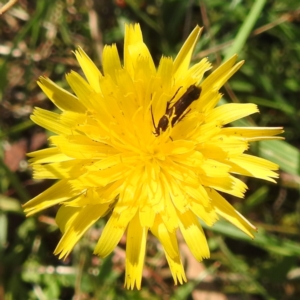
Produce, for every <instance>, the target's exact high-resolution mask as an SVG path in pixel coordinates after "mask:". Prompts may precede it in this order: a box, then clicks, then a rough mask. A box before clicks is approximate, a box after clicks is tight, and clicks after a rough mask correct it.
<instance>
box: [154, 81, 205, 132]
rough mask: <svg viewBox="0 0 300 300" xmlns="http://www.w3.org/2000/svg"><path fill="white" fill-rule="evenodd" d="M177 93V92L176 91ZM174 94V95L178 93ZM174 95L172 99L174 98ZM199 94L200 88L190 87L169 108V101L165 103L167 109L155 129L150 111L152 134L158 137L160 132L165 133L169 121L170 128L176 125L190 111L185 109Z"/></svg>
mask: <svg viewBox="0 0 300 300" xmlns="http://www.w3.org/2000/svg"><path fill="white" fill-rule="evenodd" d="M178 91H179V90H178ZM178 91H177V92H176V94H177V93H178ZM176 94H175V95H174V97H175V96H176ZM200 94H201V87H197V86H196V85H194V84H193V85H191V86H190V87H188V88H187V90H186V92H185V93H184V94H183V95H182V96H181V97H180V98H179V100H178V101H176V102H175V103H174V105H172V107H169V106H170V102H171V100H172V99H173V98H174V97H173V98H172V99H171V100H170V101H169V102H168V103H167V108H166V112H165V114H164V115H163V116H162V117H161V118H160V120H159V121H158V125H157V127H156V126H155V122H154V117H153V112H152V110H151V115H152V122H153V125H154V128H155V132H154V134H155V135H156V136H159V135H160V134H161V133H162V132H164V131H166V130H167V128H168V126H169V121H170V120H171V126H172V127H173V126H174V125H175V124H176V123H178V122H179V121H180V120H182V118H183V117H184V116H185V115H186V114H187V113H188V112H189V111H190V109H189V110H188V111H187V112H185V111H186V110H187V108H188V107H189V106H190V105H191V104H192V102H194V101H195V100H197V99H198V98H199V96H200Z"/></svg>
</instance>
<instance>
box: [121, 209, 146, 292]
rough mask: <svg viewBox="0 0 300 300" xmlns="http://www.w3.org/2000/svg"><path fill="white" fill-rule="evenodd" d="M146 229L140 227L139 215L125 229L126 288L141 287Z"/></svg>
mask: <svg viewBox="0 0 300 300" xmlns="http://www.w3.org/2000/svg"><path fill="white" fill-rule="evenodd" d="M147 232H148V230H147V229H146V228H145V227H142V226H141V224H140V222H139V216H138V214H136V216H135V217H134V218H133V219H132V220H131V222H130V223H129V225H128V229H127V243H126V271H125V283H124V285H125V286H126V288H127V289H129V288H130V289H132V290H133V288H134V287H135V286H136V288H137V289H138V290H139V289H140V288H141V281H142V271H143V265H144V259H145V251H146V240H147Z"/></svg>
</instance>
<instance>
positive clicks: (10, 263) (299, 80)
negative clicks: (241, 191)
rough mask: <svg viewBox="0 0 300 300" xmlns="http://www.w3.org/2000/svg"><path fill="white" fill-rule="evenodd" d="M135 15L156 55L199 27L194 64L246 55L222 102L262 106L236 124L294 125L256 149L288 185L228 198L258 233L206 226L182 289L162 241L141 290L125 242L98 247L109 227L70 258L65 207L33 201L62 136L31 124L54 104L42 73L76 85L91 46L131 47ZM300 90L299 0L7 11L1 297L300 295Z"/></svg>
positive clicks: (137, 0) (27, 6)
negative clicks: (46, 152)
mask: <svg viewBox="0 0 300 300" xmlns="http://www.w3.org/2000/svg"><path fill="white" fill-rule="evenodd" d="M3 2H4V1H3V0H1V1H0V4H4V3H3ZM134 22H139V23H140V24H141V27H142V30H143V34H144V39H145V41H146V43H147V45H148V46H149V48H150V50H151V53H152V54H153V57H154V59H155V60H156V62H158V61H159V58H160V57H161V55H162V54H164V55H170V56H173V57H174V56H175V55H176V53H177V51H178V50H179V49H180V47H181V45H182V43H183V41H184V40H185V38H186V37H187V36H188V34H189V33H190V31H191V30H192V29H193V28H194V26H195V25H196V24H199V25H200V26H204V27H205V28H204V31H203V33H202V37H201V40H200V41H199V43H198V44H197V47H196V51H195V53H194V59H193V61H194V62H195V61H198V60H199V59H201V58H202V57H205V56H208V57H209V59H210V61H212V63H213V65H214V66H218V65H219V64H220V63H221V62H222V61H223V60H224V59H225V58H228V57H229V56H230V55H231V54H233V53H238V54H239V59H245V60H246V63H245V65H244V66H243V67H242V69H241V70H240V71H239V72H238V73H237V74H236V75H235V76H234V77H233V78H232V79H231V80H230V82H229V83H228V84H227V85H226V86H225V87H224V90H223V91H222V92H223V93H224V97H223V99H222V101H228V102H252V103H256V104H258V106H259V108H260V111H261V113H260V114H257V115H254V116H252V117H251V118H248V119H245V120H242V122H239V123H237V124H234V125H239V126H241V125H242V126H245V125H247V126H249V125H250V126H255V125H258V126H284V128H285V133H284V137H285V141H272V142H263V143H257V144H255V145H254V146H253V147H252V148H251V149H250V151H251V152H252V153H255V154H257V155H260V156H262V157H265V158H267V159H270V160H272V161H274V162H276V163H278V164H279V165H280V168H281V170H280V179H279V180H278V185H274V184H269V183H266V182H262V181H260V180H254V179H251V180H250V179H247V178H245V181H246V183H247V184H248V186H249V191H248V192H247V194H246V198H245V199H244V200H237V199H233V198H232V199H231V198H230V197H227V199H228V200H229V201H230V202H231V203H233V204H234V205H235V207H236V208H237V209H238V210H239V211H240V212H241V213H243V214H244V215H245V216H246V217H247V218H248V219H249V220H251V221H253V223H254V224H256V226H257V227H258V234H257V236H256V238H255V239H254V240H250V239H249V238H247V237H246V236H245V235H244V234H242V233H241V232H239V231H238V230H237V229H235V228H233V227H232V226H231V225H229V224H227V223H225V222H222V221H221V222H219V223H217V224H216V225H215V226H214V227H213V228H206V233H207V238H208V240H209V245H210V249H211V258H210V259H208V260H206V261H204V265H203V266H204V271H203V272H201V273H199V274H198V275H197V276H194V277H193V278H191V279H190V280H189V282H188V283H187V284H185V285H183V286H179V287H174V285H173V282H172V280H171V278H170V273H169V272H168V268H167V267H166V264H165V260H164V257H163V254H162V250H161V248H160V246H159V244H158V243H157V241H156V240H155V239H152V238H151V237H150V239H149V245H148V250H147V254H148V258H147V260H146V266H145V269H146V272H145V273H144V279H143V288H142V290H141V291H127V290H125V289H124V288H123V278H124V260H122V255H123V254H124V247H125V242H124V241H122V242H121V243H120V246H119V247H118V248H117V249H116V252H115V253H114V254H113V255H111V256H109V257H108V258H105V259H103V260H101V259H99V258H97V257H94V256H93V255H92V251H93V247H94V245H95V243H96V241H97V238H98V236H99V234H100V231H101V227H102V225H103V224H101V223H100V224H97V226H96V227H95V228H93V229H91V230H90V232H89V233H88V234H87V235H85V236H84V237H83V238H82V241H81V242H80V244H79V245H78V246H77V247H76V248H75V249H74V251H73V253H72V254H71V256H70V257H69V258H68V259H67V260H66V261H59V260H58V259H57V258H56V257H54V255H53V254H52V252H53V250H54V248H55V246H56V244H57V242H58V241H59V238H60V232H59V230H58V229H57V226H56V225H55V219H54V218H55V212H56V210H57V208H53V209H49V210H48V211H46V212H43V213H41V214H40V215H39V216H37V217H31V218H28V219H26V218H25V217H24V214H23V212H22V208H21V205H22V204H23V203H25V202H26V201H27V200H29V199H30V198H31V197H33V196H35V195H37V194H38V193H40V192H41V191H43V190H44V189H46V188H47V187H48V186H49V185H50V184H51V183H49V182H35V181H33V180H32V179H31V170H30V168H29V167H28V165H27V162H26V157H25V152H29V151H33V150H37V149H38V148H42V147H45V146H46V137H47V136H48V135H50V134H51V133H48V132H47V133H45V132H44V131H43V130H42V129H41V128H38V127H37V126H36V125H34V124H33V123H32V122H31V121H30V120H29V115H30V113H31V111H32V109H33V107H34V106H39V107H43V108H45V109H54V108H53V106H52V105H51V103H50V101H49V100H48V99H46V97H45V96H44V95H43V94H42V92H41V91H40V90H39V89H38V87H37V85H36V80H37V79H38V77H39V76H41V75H46V76H48V77H50V78H51V79H52V80H53V81H55V82H57V83H58V84H59V85H60V86H61V87H63V88H66V89H68V87H67V85H66V81H65V79H64V74H65V73H66V72H69V71H70V70H72V69H73V70H76V71H79V68H78V64H77V62H76V60H75V59H74V55H73V54H72V51H73V50H74V49H75V48H76V47H77V46H79V45H80V46H82V47H83V48H84V49H85V51H86V52H87V53H88V54H89V56H90V57H91V58H92V59H93V60H94V61H95V62H96V64H97V65H98V66H99V67H100V68H101V51H102V49H103V46H104V45H105V44H110V43H116V44H117V46H118V49H119V52H120V54H122V50H123V49H122V47H123V38H124V36H123V35H124V24H125V23H134ZM79 72H80V71H79ZM299 95H300V4H299V1H297V0H277V1H275V0H274V1H271V0H269V1H266V0H255V1H251V0H244V1H242V0H231V1H221V0H210V1H209V0H202V1H201V0H200V1H193V0H189V1H180V0H156V1H155V0H149V1H147V0H123V1H122V0H115V1H107V0H99V1H96V0H94V1H93V0H85V1H84V0H52V1H43V0H40V1H38V0H35V1H26V0H20V1H19V2H18V3H17V4H16V5H15V6H14V7H13V8H11V9H10V10H9V11H8V12H6V13H5V14H3V15H1V16H0V142H1V147H0V299H5V300H13V299H17V300H18V299H20V300H22V299H62V300H65V299H76V300H78V299H199V298H197V294H196V293H195V292H196V291H200V292H202V293H204V295H206V297H212V298H210V299H299V298H300V260H299V257H300V239H299V234H300V218H299V213H300V201H299V183H300V177H299V175H300V155H299V150H298V148H299V142H300V122H299V108H300V101H299V100H300V99H299ZM123 259H124V258H123ZM212 292H216V293H218V297H223V298H213V297H214V296H213V295H214V294H212ZM205 293H206V294H205ZM215 297H217V296H215ZM224 297H225V298H224Z"/></svg>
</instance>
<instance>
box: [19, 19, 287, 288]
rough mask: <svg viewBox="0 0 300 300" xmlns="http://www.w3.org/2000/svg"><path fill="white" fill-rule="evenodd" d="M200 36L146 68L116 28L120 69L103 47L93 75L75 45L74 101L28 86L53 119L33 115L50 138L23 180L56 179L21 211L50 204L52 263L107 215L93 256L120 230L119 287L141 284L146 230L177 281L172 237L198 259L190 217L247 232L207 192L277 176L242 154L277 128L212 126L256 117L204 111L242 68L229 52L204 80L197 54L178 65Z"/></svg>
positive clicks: (249, 229) (133, 36)
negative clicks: (122, 274)
mask: <svg viewBox="0 0 300 300" xmlns="http://www.w3.org/2000/svg"><path fill="white" fill-rule="evenodd" d="M200 31H201V29H200V28H199V27H196V28H195V29H194V30H193V32H192V33H191V34H190V36H189V37H188V39H187V41H186V42H185V44H184V45H183V47H182V48H181V50H180V52H179V54H178V55H177V57H176V59H175V60H173V59H172V58H170V57H162V58H161V60H160V63H159V66H158V68H156V67H155V64H154V62H153V60H152V57H151V55H150V53H149V50H148V48H147V46H146V45H145V44H144V42H143V38H142V33H141V29H140V27H139V25H134V26H132V25H128V26H126V32H125V45H124V63H123V65H122V64H121V60H120V58H119V55H118V52H117V48H116V46H115V45H112V46H106V47H105V48H104V50H103V73H101V72H100V71H99V70H98V69H97V67H96V66H95V65H94V63H93V62H92V61H91V60H90V59H89V57H88V56H87V55H86V54H85V52H84V51H83V50H82V49H81V48H79V49H78V50H77V51H75V56H76V58H77V60H78V62H79V64H80V66H81V68H82V70H83V72H84V75H85V77H86V79H84V78H82V77H81V76H80V75H79V74H78V73H76V72H71V73H69V74H67V76H66V79H67V81H68V83H69V85H70V87H71V88H72V90H73V91H74V93H75V95H73V94H71V93H69V92H67V91H66V90H64V89H61V88H60V87H59V86H57V85H56V84H55V83H54V82H52V81H51V80H50V79H48V78H45V77H41V78H40V80H39V82H38V84H39V86H40V87H41V89H42V90H43V91H44V93H45V94H46V95H47V96H48V97H49V98H50V99H51V101H52V102H53V103H54V104H55V105H56V106H57V107H58V108H59V109H60V110H61V112H60V113H54V112H49V111H45V110H43V109H40V108H35V110H34V113H33V115H32V116H31V118H32V120H33V121H34V122H35V123H37V124H39V125H40V126H42V127H44V128H46V129H48V130H50V131H52V132H54V133H56V135H54V136H52V137H50V143H51V147H50V148H48V149H44V150H40V151H36V152H33V153H30V154H29V156H30V157H31V160H30V161H31V163H32V166H33V170H34V177H35V178H38V179H43V178H50V179H57V180H58V181H57V183H55V184H54V185H53V186H52V187H50V188H49V189H48V190H46V191H44V192H43V193H42V194H40V195H38V196H37V197H35V198H34V199H32V200H31V201H29V202H28V203H26V204H25V205H24V208H25V212H26V213H27V214H28V215H31V214H34V213H36V212H38V211H40V210H43V209H45V208H47V207H50V206H52V205H55V204H60V205H61V206H60V208H59V211H58V213H57V217H56V221H57V224H58V226H59V227H60V229H61V231H62V232H63V236H62V238H61V240H60V242H59V244H58V246H57V248H56V249H55V254H57V255H59V257H60V258H62V257H65V256H67V255H68V254H69V253H70V252H71V250H72V249H73V247H74V245H75V244H76V243H77V242H78V240H79V239H80V238H81V236H82V235H83V234H84V233H85V232H86V230H87V229H88V228H90V227H91V226H92V225H93V224H94V223H95V222H96V221H97V220H98V219H99V218H101V217H103V216H105V215H107V214H108V213H110V216H109V219H108V222H107V224H106V225H105V227H104V229H103V232H102V234H101V236H100V238H99V241H98V243H97V245H96V248H95V254H97V255H99V256H101V257H105V256H107V255H108V254H110V253H111V252H112V251H113V249H114V248H115V247H116V245H117V244H118V242H119V241H120V239H121V237H122V236H123V234H124V233H126V235H127V245H126V278H125V285H126V287H127V288H131V289H132V288H134V287H135V286H136V287H137V288H138V289H139V288H140V286H141V278H142V269H143V263H144V256H145V248H146V241H147V234H148V231H149V230H150V231H151V232H152V233H153V234H154V235H155V236H156V237H157V238H158V239H159V241H160V242H161V244H162V246H163V249H164V251H165V255H166V258H167V261H168V263H169V266H170V269H171V272H172V276H173V278H174V281H175V284H177V283H178V282H180V283H182V282H183V281H186V276H185V273H184V269H183V266H182V262H181V258H180V254H179V250H178V244H177V238H176V232H177V231H180V232H181V234H182V235H183V237H184V239H185V241H186V243H187V245H188V246H189V248H190V250H191V252H192V253H193V255H194V256H195V257H196V259H198V260H199V261H201V260H202V259H203V258H207V257H209V248H208V245H207V241H206V238H205V235H204V233H203V230H202V228H201V225H200V223H199V220H198V218H200V219H201V220H202V221H204V222H205V223H206V224H207V225H209V226H211V225H213V224H214V223H215V222H216V221H217V220H218V219H219V218H220V217H223V218H225V219H227V220H228V221H229V222H231V223H233V224H234V225H235V226H237V227H238V228H240V229H241V230H242V231H244V232H245V233H246V234H247V235H249V236H251V237H252V236H253V232H254V231H255V227H254V226H253V225H252V224H250V223H249V222H248V221H247V220H246V219H245V218H244V217H243V216H241V215H240V214H239V213H238V212H237V211H236V210H235V209H234V208H233V207H232V206H231V205H230V204H229V203H228V202H227V201H226V200H225V199H224V198H223V196H221V194H220V193H219V192H223V193H227V194H231V195H234V196H237V197H243V196H244V193H245V191H246V188H247V186H246V185H245V183H244V182H242V181H241V180H240V179H238V178H236V177H235V176H233V174H241V175H247V176H252V177H257V178H261V179H265V180H269V181H274V179H273V178H276V177H277V173H275V172H274V171H275V170H277V168H278V167H277V165H276V164H274V163H271V162H269V161H267V160H264V159H261V158H258V157H255V156H251V155H249V154H245V153H244V152H245V151H246V150H247V149H248V147H249V143H250V142H253V141H258V140H265V139H270V138H276V137H274V135H277V134H279V133H281V132H282V129H281V128H256V127H255V128H253V127H251V128H242V127H238V128H237V127H224V125H226V124H228V123H230V122H232V121H235V120H237V119H240V118H243V117H245V116H248V115H250V114H253V113H255V112H257V111H258V109H257V107H256V105H254V104H225V105H222V106H218V107H216V104H217V103H218V102H219V100H220V98H221V94H220V93H219V89H220V88H221V87H222V85H223V84H224V83H225V82H226V81H227V80H228V79H229V78H230V77H231V76H232V75H233V74H234V73H235V72H236V71H237V70H238V69H239V68H240V67H241V66H242V64H243V62H239V63H237V64H236V63H235V61H236V58H237V57H236V56H233V57H232V58H231V59H229V60H228V61H227V62H225V63H224V64H223V65H221V66H220V67H219V68H217V69H216V70H215V71H214V72H213V73H211V74H210V75H209V76H208V77H207V78H205V79H203V75H204V73H205V72H206V71H208V70H209V69H210V68H211V64H210V63H209V62H208V60H207V59H206V58H205V59H202V60H201V61H200V62H199V63H197V64H195V65H194V66H192V67H191V68H189V64H190V59H191V55H192V51H193V49H194V46H195V44H196V41H197V39H198V36H199V34H200Z"/></svg>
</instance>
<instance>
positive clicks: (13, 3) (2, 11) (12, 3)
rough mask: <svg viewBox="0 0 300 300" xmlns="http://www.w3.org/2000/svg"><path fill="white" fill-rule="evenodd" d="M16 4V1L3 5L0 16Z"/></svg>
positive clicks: (10, 0)
mask: <svg viewBox="0 0 300 300" xmlns="http://www.w3.org/2000/svg"><path fill="white" fill-rule="evenodd" d="M17 2H18V0H9V1H8V2H7V3H6V4H4V5H3V6H2V7H1V8H0V15H2V14H3V13H4V12H6V11H7V10H9V9H10V8H11V7H12V6H14V5H15V4H16V3H17Z"/></svg>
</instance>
